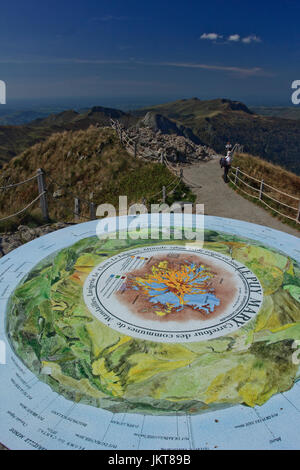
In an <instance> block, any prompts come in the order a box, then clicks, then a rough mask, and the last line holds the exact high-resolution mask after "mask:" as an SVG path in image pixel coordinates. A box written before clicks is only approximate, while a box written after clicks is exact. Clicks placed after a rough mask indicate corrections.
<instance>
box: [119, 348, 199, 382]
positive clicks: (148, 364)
mask: <svg viewBox="0 0 300 470" xmlns="http://www.w3.org/2000/svg"><path fill="white" fill-rule="evenodd" d="M130 362H131V363H135V362H136V365H134V366H133V367H131V369H130V371H129V373H128V383H138V382H142V381H144V380H146V379H149V378H150V377H153V375H156V374H158V373H160V372H167V371H172V370H176V369H179V368H181V367H186V366H188V365H189V364H190V363H191V360H188V359H185V360H179V361H168V360H165V361H164V360H157V359H155V358H153V357H151V356H150V357H147V356H145V355H144V354H134V355H133V356H131V358H130Z"/></svg>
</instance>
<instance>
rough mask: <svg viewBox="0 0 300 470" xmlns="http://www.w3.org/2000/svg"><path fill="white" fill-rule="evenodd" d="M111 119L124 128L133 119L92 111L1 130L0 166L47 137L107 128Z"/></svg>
mask: <svg viewBox="0 0 300 470" xmlns="http://www.w3.org/2000/svg"><path fill="white" fill-rule="evenodd" d="M110 117H113V118H115V119H119V120H120V121H121V122H122V123H123V124H124V125H125V126H127V125H130V124H131V123H133V122H135V121H136V119H135V118H133V117H132V116H130V115H128V114H126V113H124V112H123V111H119V110H115V109H110V108H102V107H95V108H92V109H90V110H87V111H85V112H83V113H77V112H76V111H73V110H69V111H64V112H62V113H58V114H51V115H50V116H48V117H47V118H45V119H36V120H35V121H32V122H31V123H30V124H27V125H22V126H0V164H3V163H5V162H7V161H9V160H10V159H11V158H13V157H14V156H16V155H18V154H19V153H21V152H23V151H24V150H26V149H27V148H29V147H31V146H32V145H34V144H36V143H37V142H41V141H44V140H46V139H47V138H48V137H49V136H50V135H52V134H54V133H57V132H64V131H65V130H67V131H68V130H79V129H88V127H89V126H91V125H96V124H98V125H100V126H107V125H109V121H110Z"/></svg>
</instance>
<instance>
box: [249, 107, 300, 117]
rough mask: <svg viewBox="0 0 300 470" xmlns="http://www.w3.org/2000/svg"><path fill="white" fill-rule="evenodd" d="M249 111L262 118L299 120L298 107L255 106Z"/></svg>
mask: <svg viewBox="0 0 300 470" xmlns="http://www.w3.org/2000/svg"><path fill="white" fill-rule="evenodd" d="M251 110H252V111H253V112H254V113H255V114H261V115H262V116H273V117H279V118H285V119H300V108H299V106H256V107H252V108H251Z"/></svg>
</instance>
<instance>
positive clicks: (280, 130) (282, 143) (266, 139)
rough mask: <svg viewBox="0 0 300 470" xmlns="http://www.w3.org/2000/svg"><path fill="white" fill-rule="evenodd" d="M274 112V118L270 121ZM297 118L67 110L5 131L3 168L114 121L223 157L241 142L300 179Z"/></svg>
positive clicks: (224, 110) (210, 107) (204, 105)
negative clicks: (40, 146)
mask: <svg viewBox="0 0 300 470" xmlns="http://www.w3.org/2000/svg"><path fill="white" fill-rule="evenodd" d="M272 109H273V114H274V115H272V116H271V115H269V114H271V110H272ZM297 113H298V108H297V109H295V110H294V108H254V109H249V108H248V107H247V106H246V105H245V104H243V103H241V102H239V101H231V100H228V99H215V100H205V101H204V100H200V99H198V98H192V99H183V100H178V101H174V102H171V103H166V104H161V105H157V106H151V107H148V108H143V109H139V110H136V111H132V112H131V113H130V114H129V113H126V112H124V111H121V110H116V109H113V108H105V107H101V106H98V107H94V108H91V109H89V110H84V111H81V112H77V111H74V110H68V111H64V112H61V113H58V114H51V115H49V116H47V117H42V118H39V119H36V120H34V121H32V122H30V123H28V124H24V125H20V126H1V125H0V163H1V162H2V163H3V162H5V161H8V160H10V159H11V158H12V157H13V156H15V155H18V154H20V153H21V152H22V151H24V150H25V149H26V148H28V147H30V146H32V145H34V144H35V143H37V142H39V141H43V140H45V139H46V138H47V137H49V136H50V135H51V134H53V133H55V132H63V131H65V130H67V131H68V130H79V129H87V128H88V127H89V126H90V125H99V126H101V127H102V126H107V125H109V121H110V117H112V118H114V119H118V120H120V121H121V123H122V124H123V125H124V126H125V127H130V126H132V125H136V124H138V125H147V126H149V127H152V128H154V129H155V130H157V131H158V130H159V131H161V132H163V133H176V134H178V135H184V136H186V137H188V138H189V139H191V140H193V141H194V142H195V143H199V144H203V145H207V146H209V147H212V148H214V149H215V150H216V152H218V153H224V148H225V144H226V142H227V141H231V142H232V143H233V144H234V143H236V142H237V143H239V144H241V145H243V146H244V150H245V152H248V153H250V154H253V155H258V156H260V157H262V158H264V159H265V160H268V161H270V162H273V163H276V164H279V165H281V166H283V167H285V168H286V169H288V170H290V171H293V172H294V173H296V174H298V175H299V174H300V159H299V156H300V119H298V118H297V116H298V114H297ZM263 114H264V115H263ZM299 114H300V110H299ZM292 115H293V116H294V118H293V119H291V116H292ZM283 116H284V117H283ZM0 123H1V117H0Z"/></svg>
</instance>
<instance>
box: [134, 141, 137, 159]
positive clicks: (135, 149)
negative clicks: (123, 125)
mask: <svg viewBox="0 0 300 470" xmlns="http://www.w3.org/2000/svg"><path fill="white" fill-rule="evenodd" d="M136 157H137V140H135V141H134V158H136Z"/></svg>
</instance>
